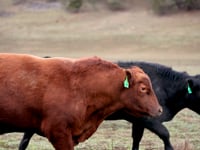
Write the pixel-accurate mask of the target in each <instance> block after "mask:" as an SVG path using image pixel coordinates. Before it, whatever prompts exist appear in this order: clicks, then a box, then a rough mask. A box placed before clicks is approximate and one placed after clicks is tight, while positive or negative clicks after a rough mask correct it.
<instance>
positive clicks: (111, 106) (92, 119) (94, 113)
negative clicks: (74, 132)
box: [76, 98, 123, 142]
mask: <svg viewBox="0 0 200 150" xmlns="http://www.w3.org/2000/svg"><path fill="white" fill-rule="evenodd" d="M115 100H116V99H115ZM115 100H112V101H111V100H110V99H107V100H106V98H105V99H103V101H102V99H98V98H96V99H95V100H94V99H92V101H94V102H93V103H90V105H88V106H87V110H86V116H85V121H84V124H83V125H82V127H81V128H82V133H81V134H80V135H78V136H77V137H76V141H77V142H83V141H84V140H86V139H88V138H89V137H90V136H91V135H92V134H93V133H94V132H95V131H96V130H97V128H98V126H99V125H100V123H102V122H103V120H104V119H105V118H106V117H107V116H109V115H111V114H112V113H114V112H115V111H117V110H120V109H121V108H122V107H123V105H122V104H121V103H120V102H116V101H115ZM105 101H106V102H107V103H105Z"/></svg>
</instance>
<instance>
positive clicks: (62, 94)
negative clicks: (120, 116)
mask: <svg viewBox="0 0 200 150" xmlns="http://www.w3.org/2000/svg"><path fill="white" fill-rule="evenodd" d="M125 79H126V80H125ZM124 80H125V83H124V84H125V87H124V86H123V82H124ZM119 109H124V111H127V112H128V113H130V114H132V115H135V116H145V115H150V116H156V115H159V114H160V113H161V107H160V105H159V104H158V101H157V99H156V96H155V94H154V92H153V90H152V86H151V82H150V80H149V78H148V76H147V75H146V74H145V73H144V72H143V71H142V70H141V69H140V68H138V67H133V68H132V69H127V70H125V69H122V68H120V67H119V66H117V65H115V64H113V63H111V62H107V61H104V60H102V59H99V58H97V57H93V58H85V59H78V60H72V59H66V58H49V59H45V58H39V57H35V56H31V55H22V54H21V55H20V54H0V110H1V111H0V133H1V134H3V133H8V132H25V131H34V132H36V133H40V134H41V135H43V136H45V137H47V138H48V140H49V141H50V142H51V143H52V144H53V146H54V147H55V149H56V150H73V149H74V146H75V145H76V144H78V143H79V142H83V141H84V140H86V139H88V138H89V137H90V136H91V135H92V134H93V133H94V132H95V131H96V129H97V127H98V126H99V124H100V123H101V122H102V121H103V119H105V117H107V116H108V115H110V114H111V113H113V112H115V111H117V110H119Z"/></svg>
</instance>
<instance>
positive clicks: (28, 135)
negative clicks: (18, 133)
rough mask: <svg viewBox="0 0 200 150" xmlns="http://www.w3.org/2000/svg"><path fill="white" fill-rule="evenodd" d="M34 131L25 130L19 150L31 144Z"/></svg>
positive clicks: (23, 149)
mask: <svg viewBox="0 0 200 150" xmlns="http://www.w3.org/2000/svg"><path fill="white" fill-rule="evenodd" d="M33 134H34V132H25V133H24V136H23V138H22V140H21V142H20V145H19V150H25V149H26V147H27V146H28V144H29V141H30V139H31V137H32V136H33Z"/></svg>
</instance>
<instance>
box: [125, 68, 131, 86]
mask: <svg viewBox="0 0 200 150" xmlns="http://www.w3.org/2000/svg"><path fill="white" fill-rule="evenodd" d="M125 73H126V76H125V79H124V82H123V85H124V88H127V89H128V88H129V87H130V83H131V82H130V81H131V76H132V75H131V71H130V70H129V69H126V70H125Z"/></svg>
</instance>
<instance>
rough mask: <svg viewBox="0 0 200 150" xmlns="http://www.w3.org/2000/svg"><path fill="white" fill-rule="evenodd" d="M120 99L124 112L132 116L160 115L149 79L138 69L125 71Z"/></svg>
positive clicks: (159, 107) (159, 108) (160, 110)
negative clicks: (123, 105)
mask: <svg viewBox="0 0 200 150" xmlns="http://www.w3.org/2000/svg"><path fill="white" fill-rule="evenodd" d="M125 74H126V76H125V78H124V83H123V84H124V85H123V86H124V87H123V91H122V95H121V98H122V100H123V102H124V104H125V111H126V112H127V113H129V114H132V115H134V116H138V117H141V116H158V115H160V114H161V113H162V107H161V106H160V105H159V103H158V100H157V97H156V95H155V93H154V91H153V88H152V85H151V81H150V78H149V77H148V75H147V74H145V73H144V72H143V70H142V69H140V68H139V67H132V68H131V69H126V70H125Z"/></svg>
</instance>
